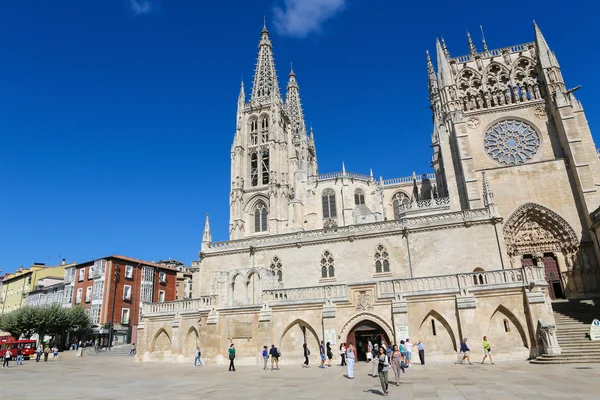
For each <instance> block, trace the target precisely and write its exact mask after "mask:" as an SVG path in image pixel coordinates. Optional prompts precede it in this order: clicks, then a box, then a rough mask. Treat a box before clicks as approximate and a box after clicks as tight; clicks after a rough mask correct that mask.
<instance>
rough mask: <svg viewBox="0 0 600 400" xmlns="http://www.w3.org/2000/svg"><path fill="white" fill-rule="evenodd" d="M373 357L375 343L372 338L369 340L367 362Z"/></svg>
mask: <svg viewBox="0 0 600 400" xmlns="http://www.w3.org/2000/svg"><path fill="white" fill-rule="evenodd" d="M372 359H373V343H371V340H369V341H368V342H367V362H370V361H371V360H372Z"/></svg>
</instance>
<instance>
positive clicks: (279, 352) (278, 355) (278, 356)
mask: <svg viewBox="0 0 600 400" xmlns="http://www.w3.org/2000/svg"><path fill="white" fill-rule="evenodd" d="M277 358H281V351H279V349H277Z"/></svg>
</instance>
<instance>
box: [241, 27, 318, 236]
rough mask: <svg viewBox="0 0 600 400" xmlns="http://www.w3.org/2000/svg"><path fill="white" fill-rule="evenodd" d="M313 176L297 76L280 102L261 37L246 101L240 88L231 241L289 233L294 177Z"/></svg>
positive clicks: (269, 52) (265, 38)
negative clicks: (250, 87) (299, 174)
mask: <svg viewBox="0 0 600 400" xmlns="http://www.w3.org/2000/svg"><path fill="white" fill-rule="evenodd" d="M299 172H301V173H303V174H305V175H308V174H314V173H316V152H315V148H314V140H312V139H310V138H308V137H307V134H306V127H305V124H304V116H303V113H302V107H301V104H300V94H299V88H298V83H297V81H296V74H295V73H294V72H293V71H292V72H291V73H290V76H289V83H288V85H287V94H286V102H285V103H284V101H283V100H282V97H281V93H280V89H279V83H278V81H277V71H276V69H275V61H274V58H273V46H272V43H271V39H270V37H269V31H268V30H267V28H266V26H265V27H263V30H262V32H261V39H260V42H259V49H258V59H257V62H256V69H255V71H254V82H253V85H252V91H251V95H250V101H248V102H246V94H245V90H244V85H243V83H242V85H241V88H240V93H239V96H238V105H237V124H236V132H235V137H234V141H233V145H232V149H231V195H230V224H229V225H230V238H231V239H241V238H244V237H247V236H250V235H261V234H276V233H283V232H286V231H288V230H291V229H293V228H292V227H290V224H289V223H288V221H289V219H290V218H289V214H290V207H289V204H290V202H291V201H292V200H293V199H294V195H295V193H294V179H295V175H296V174H297V173H299Z"/></svg>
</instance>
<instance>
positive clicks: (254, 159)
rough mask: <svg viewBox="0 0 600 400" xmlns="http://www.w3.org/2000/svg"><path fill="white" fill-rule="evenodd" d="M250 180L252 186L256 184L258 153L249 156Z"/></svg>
mask: <svg viewBox="0 0 600 400" xmlns="http://www.w3.org/2000/svg"><path fill="white" fill-rule="evenodd" d="M250 182H251V184H252V186H256V185H258V154H256V153H252V155H251V156H250Z"/></svg>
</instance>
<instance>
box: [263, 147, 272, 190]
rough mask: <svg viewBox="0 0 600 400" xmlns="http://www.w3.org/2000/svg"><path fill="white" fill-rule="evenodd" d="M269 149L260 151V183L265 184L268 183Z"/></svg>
mask: <svg viewBox="0 0 600 400" xmlns="http://www.w3.org/2000/svg"><path fill="white" fill-rule="evenodd" d="M269 173H270V172H269V150H263V152H262V183H263V185H266V184H268V183H269Z"/></svg>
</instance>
